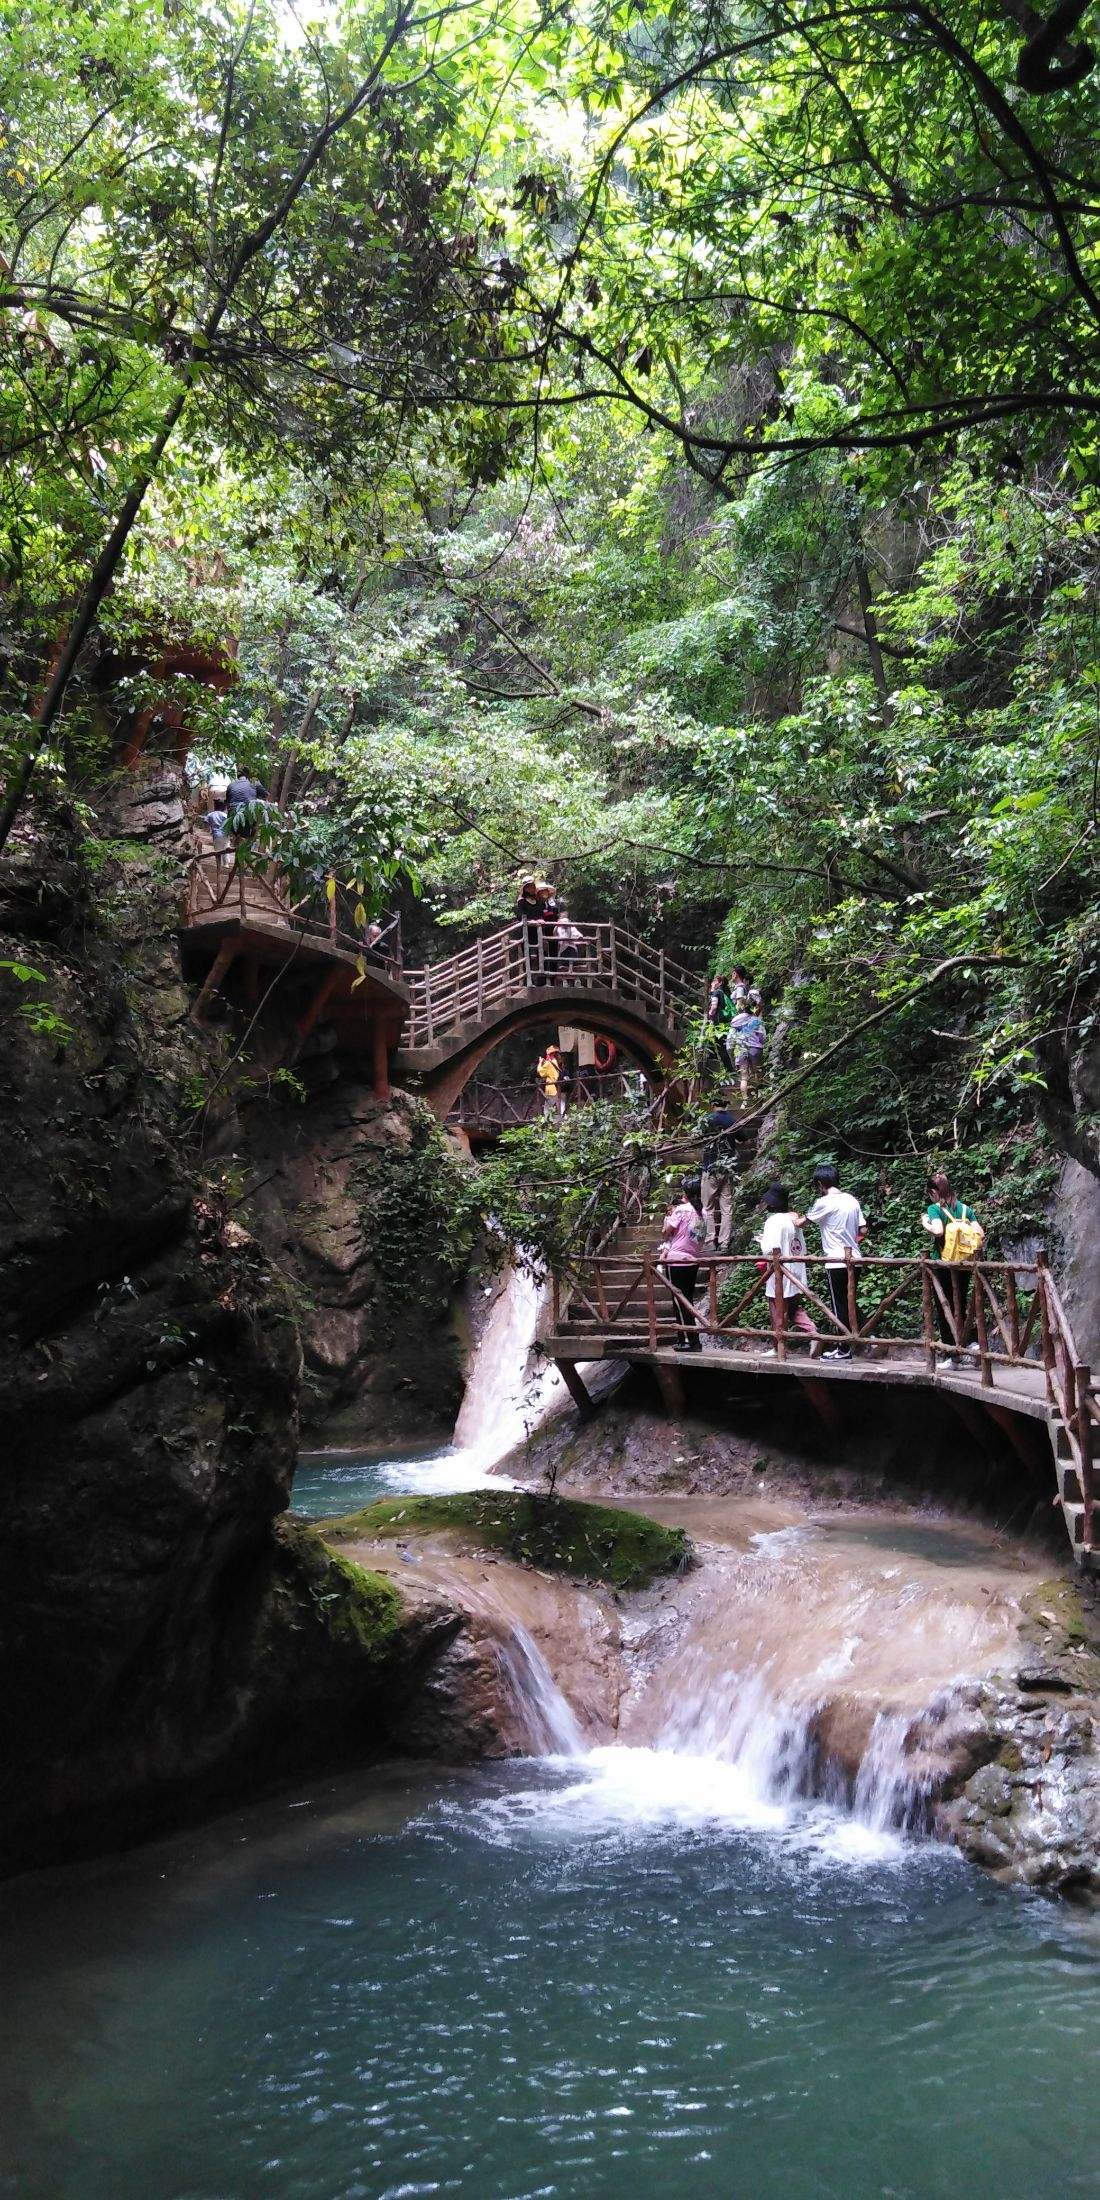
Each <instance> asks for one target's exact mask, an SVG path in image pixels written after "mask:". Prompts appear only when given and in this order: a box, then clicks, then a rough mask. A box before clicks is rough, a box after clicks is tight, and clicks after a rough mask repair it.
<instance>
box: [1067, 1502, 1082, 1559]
mask: <svg viewBox="0 0 1100 2200" xmlns="http://www.w3.org/2000/svg"><path fill="white" fill-rule="evenodd" d="M1062 1511H1063V1512H1064V1514H1065V1516H1066V1526H1067V1528H1068V1529H1069V1539H1070V1542H1071V1543H1072V1544H1073V1547H1074V1549H1075V1550H1076V1549H1077V1547H1078V1545H1079V1544H1081V1543H1083V1542H1084V1540H1085V1508H1084V1506H1083V1505H1073V1504H1069V1505H1067V1504H1066V1502H1065V1499H1064V1498H1063V1500H1062Z"/></svg>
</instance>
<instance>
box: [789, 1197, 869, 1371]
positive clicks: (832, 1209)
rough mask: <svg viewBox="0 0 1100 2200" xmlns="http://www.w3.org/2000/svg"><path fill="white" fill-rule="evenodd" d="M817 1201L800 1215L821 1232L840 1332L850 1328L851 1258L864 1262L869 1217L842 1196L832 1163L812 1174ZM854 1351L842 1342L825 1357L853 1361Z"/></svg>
mask: <svg viewBox="0 0 1100 2200" xmlns="http://www.w3.org/2000/svg"><path fill="white" fill-rule="evenodd" d="M813 1187H814V1192H815V1193H816V1195H817V1196H816V1198H815V1199H814V1203H813V1206H812V1207H808V1208H807V1209H806V1213H805V1214H804V1215H799V1217H798V1220H799V1221H800V1222H813V1223H816V1225H817V1227H818V1229H819V1230H820V1232H821V1250H822V1252H823V1254H824V1256H825V1259H826V1261H827V1262H828V1266H827V1267H826V1270H825V1274H826V1277H827V1279H828V1284H829V1296H830V1298H831V1299H832V1302H833V1312H834V1314H835V1315H836V1318H837V1321H838V1322H839V1324H840V1327H841V1330H842V1331H844V1330H846V1329H847V1328H848V1254H849V1253H850V1254H851V1256H852V1259H853V1260H861V1259H862V1258H863V1256H862V1254H861V1252H860V1246H861V1244H862V1242H863V1240H864V1238H865V1237H866V1235H867V1217H866V1215H865V1214H864V1212H863V1209H862V1207H861V1206H860V1204H859V1201H858V1199H856V1198H855V1196H854V1194H853V1193H852V1192H842V1191H841V1189H840V1184H839V1182H838V1179H837V1173H836V1170H835V1169H834V1168H833V1166H832V1164H831V1162H824V1161H823V1162H822V1163H821V1165H820V1167H819V1168H816V1169H815V1170H814V1173H813ZM851 1357H852V1348H851V1345H850V1344H845V1343H843V1342H841V1343H839V1344H836V1345H834V1346H833V1347H832V1349H831V1350H830V1351H828V1352H827V1353H826V1354H825V1358H826V1359H827V1360H850V1359H851Z"/></svg>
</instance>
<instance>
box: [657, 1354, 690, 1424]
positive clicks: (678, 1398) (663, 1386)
mask: <svg viewBox="0 0 1100 2200" xmlns="http://www.w3.org/2000/svg"><path fill="white" fill-rule="evenodd" d="M652 1365H653V1372H654V1374H655V1376H656V1377H657V1388H658V1390H659V1391H660V1393H661V1404H662V1405H663V1407H664V1409H665V1412H666V1413H667V1414H668V1416H669V1419H670V1420H673V1421H675V1420H678V1419H679V1418H680V1416H681V1414H682V1413H683V1412H684V1386H683V1383H682V1382H681V1381H680V1370H679V1368H678V1367H666V1366H665V1363H664V1361H663V1360H654V1361H653V1363H652Z"/></svg>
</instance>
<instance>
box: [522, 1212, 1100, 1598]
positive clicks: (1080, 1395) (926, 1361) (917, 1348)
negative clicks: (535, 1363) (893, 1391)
mask: <svg viewBox="0 0 1100 2200" xmlns="http://www.w3.org/2000/svg"><path fill="white" fill-rule="evenodd" d="M758 1261H759V1256H755V1255H751V1254H713V1253H705V1252H703V1253H701V1255H700V1283H701V1286H702V1289H701V1291H700V1292H699V1293H698V1294H697V1296H696V1299H695V1301H694V1302H691V1301H689V1300H687V1299H686V1298H685V1296H684V1294H683V1293H682V1292H681V1291H680V1290H679V1289H678V1288H677V1285H676V1283H675V1280H674V1278H675V1271H673V1275H672V1277H670V1275H669V1273H668V1271H667V1270H665V1269H663V1268H661V1267H660V1266H659V1265H658V1262H657V1257H656V1252H655V1250H654V1248H653V1246H652V1226H651V1225H646V1224H645V1223H641V1222H640V1223H639V1224H638V1225H637V1226H636V1227H634V1228H631V1229H621V1230H620V1231H619V1232H618V1233H617V1234H616V1236H615V1238H614V1239H613V1241H612V1242H611V1244H609V1245H608V1246H606V1247H605V1248H604V1249H603V1250H602V1251H600V1252H597V1253H594V1254H589V1255H581V1256H579V1257H578V1258H577V1259H575V1260H573V1261H571V1262H570V1264H569V1266H568V1269H567V1270H566V1271H565V1273H564V1274H562V1275H560V1276H556V1277H555V1278H554V1284H553V1301H552V1309H551V1315H550V1320H549V1324H548V1326H547V1328H546V1330H545V1333H544V1334H543V1336H542V1339H541V1342H542V1344H543V1346H544V1349H545V1350H546V1352H547V1353H548V1354H549V1356H550V1357H551V1358H552V1359H553V1360H554V1361H555V1362H556V1363H557V1365H558V1367H559V1368H560V1370H561V1373H562V1375H563V1377H564V1379H565V1381H566V1383H567V1384H568V1387H569V1390H570V1392H571V1394H572V1396H573V1397H574V1398H575V1399H576V1401H577V1403H578V1405H579V1406H580V1407H581V1410H582V1411H588V1410H591V1399H590V1398H589V1396H588V1393H587V1391H586V1389H585V1386H584V1382H583V1379H582V1377H581V1376H580V1375H579V1374H578V1372H577V1362H578V1361H580V1360H596V1359H604V1358H613V1359H622V1360H641V1361H645V1362H648V1363H650V1364H652V1366H653V1367H654V1370H655V1373H656V1375H657V1378H658V1381H659V1382H660V1384H661V1387H662V1392H663V1394H664V1395H665V1397H666V1400H667V1401H668V1402H669V1403H670V1404H674V1405H677V1406H679V1405H682V1395H681V1394H680V1388H679V1376H680V1373H681V1372H682V1371H683V1370H684V1369H687V1368H691V1369H694V1370H696V1371H699V1372H702V1373H718V1372H722V1371H725V1372H727V1373H728V1372H733V1373H736V1374H738V1375H741V1376H746V1377H751V1378H753V1379H757V1378H759V1379H761V1380H764V1381H767V1380H774V1379H775V1378H776V1377H781V1376H782V1377H789V1378H793V1379H794V1380H795V1381H797V1382H798V1383H799V1384H800V1385H801V1386H802V1388H803V1389H804V1391H805V1393H806V1395H807V1396H808V1398H809V1399H810V1402H811V1403H812V1405H813V1406H814V1408H815V1410H816V1411H817V1412H818V1413H819V1414H820V1415H821V1417H822V1418H823V1419H824V1420H825V1421H826V1422H827V1423H828V1425H829V1426H831V1427H832V1426H835V1425H836V1423H837V1412H836V1404H837V1400H836V1395H835V1391H834V1386H837V1388H839V1387H841V1386H848V1385H851V1384H858V1385H862V1386H866V1385H874V1386H879V1385H882V1386H890V1387H894V1388H905V1389H914V1390H925V1391H928V1390H932V1391H936V1392H940V1393H942V1394H943V1395H945V1396H946V1397H948V1398H949V1399H950V1400H951V1401H952V1403H953V1404H955V1405H957V1406H958V1407H959V1408H960V1409H962V1410H963V1413H964V1418H965V1417H966V1411H965V1409H966V1408H967V1407H968V1406H969V1408H970V1409H971V1410H972V1411H973V1409H977V1410H978V1411H979V1412H980V1413H984V1414H985V1416H986V1417H987V1418H988V1419H991V1420H992V1421H994V1422H995V1423H996V1425H997V1426H998V1427H999V1428H1000V1429H1001V1431H1002V1433H1003V1434H1004V1435H1006V1436H1007V1437H1008V1439H1009V1441H1010V1442H1011V1443H1012V1444H1013V1447H1014V1448H1015V1449H1016V1450H1017V1452H1018V1453H1020V1455H1021V1456H1022V1457H1030V1456H1031V1455H1030V1454H1029V1451H1028V1448H1027V1445H1026V1440H1025V1438H1024V1437H1023V1435H1022V1432H1021V1430H1020V1427H1019V1420H1020V1419H1021V1418H1022V1419H1023V1420H1024V1421H1025V1422H1026V1421H1033V1420H1038V1421H1042V1422H1044V1423H1045V1425H1046V1429H1047V1433H1048V1436H1049V1439H1050V1445H1051V1450H1052V1453H1053V1462H1054V1469H1055V1477H1056V1484H1057V1502H1059V1503H1060V1504H1061V1507H1062V1512H1063V1514H1064V1517H1065V1522H1066V1527H1067V1530H1068V1532H1069V1537H1070V1542H1071V1545H1072V1548H1073V1554H1074V1557H1075V1559H1076V1560H1077V1561H1078V1563H1079V1564H1081V1565H1083V1566H1090V1567H1091V1566H1094V1565H1095V1564H1096V1562H1097V1558H1098V1556H1100V1554H1097V1552H1096V1550H1095V1543H1094V1522H1093V1508H1094V1466H1095V1458H1096V1450H1097V1429H1098V1428H1100V1393H1098V1389H1097V1385H1096V1383H1095V1382H1094V1380H1093V1377H1092V1372H1091V1369H1090V1368H1089V1367H1088V1366H1087V1364H1086V1363H1085V1362H1083V1361H1082V1360H1081V1359H1080V1358H1079V1356H1078V1353H1077V1348H1076V1344H1075V1342H1074V1338H1073V1332H1072V1330H1071V1328H1070V1325H1069V1321H1068V1319H1067V1317H1066V1313H1065V1309H1064V1307H1063V1305H1062V1301H1061V1298H1060V1296H1059V1293H1058V1289H1057V1286H1056V1284H1055V1282H1054V1278H1053V1276H1052V1275H1051V1273H1050V1270H1049V1268H1048V1267H1047V1266H1046V1264H1045V1262H1044V1261H1043V1260H1042V1259H1039V1260H1037V1261H1036V1262H1035V1263H1034V1265H1031V1266H1028V1265H1024V1264H1020V1263H1010V1262H1007V1261H977V1262H973V1263H967V1264H966V1265H965V1266H962V1265H960V1266H958V1267H955V1266H951V1267H949V1266H948V1265H947V1264H946V1263H944V1262H941V1261H936V1260H931V1259H928V1258H927V1257H925V1256H923V1255H921V1256H914V1257H913V1258H912V1259H891V1258H887V1257H874V1256H871V1257H868V1258H866V1259H863V1260H859V1261H855V1260H852V1259H849V1261H848V1264H847V1305H848V1319H847V1323H846V1324H842V1323H841V1322H839V1321H838V1320H837V1317H836V1315H835V1314H834V1311H833V1306H832V1301H831V1297H830V1295H829V1287H828V1283H827V1280H826V1276H825V1268H826V1265H827V1264H826V1262H825V1261H824V1260H823V1259H822V1258H821V1257H820V1256H817V1257H814V1256H810V1257H809V1258H808V1259H807V1261H806V1263H805V1266H806V1269H807V1271H808V1281H807V1286H806V1289H805V1290H804V1292H803V1294H802V1299H803V1304H804V1305H805V1306H806V1307H807V1308H808V1311H809V1313H810V1315H811V1318H812V1319H813V1321H814V1322H815V1324H816V1326H817V1328H818V1330H819V1333H820V1339H819V1341H820V1344H821V1345H822V1346H824V1347H825V1348H826V1349H829V1348H830V1347H834V1346H837V1345H840V1346H847V1347H850V1349H851V1351H852V1355H853V1356H852V1358H851V1359H850V1360H830V1359H826V1358H823V1357H811V1353H810V1345H811V1340H810V1339H809V1338H808V1337H804V1336H802V1335H800V1333H799V1332H798V1331H795V1330H792V1329H787V1330H785V1331H784V1332H781V1333H780V1335H779V1336H778V1337H777V1338H775V1339H773V1337H772V1332H771V1326H770V1316H769V1312H768V1304H767V1298H766V1287H767V1283H768V1280H769V1275H771V1276H772V1277H774V1278H775V1279H776V1282H777V1289H779V1287H780V1283H781V1279H782V1276H783V1273H784V1270H783V1264H782V1261H781V1258H780V1256H779V1254H773V1255H772V1257H771V1261H770V1264H769V1267H768V1269H767V1270H766V1271H765V1272H764V1273H761V1272H760V1269H759V1266H758ZM833 1265H835V1264H833ZM941 1323H942V1325H943V1328H944V1330H945V1331H946V1334H947V1339H948V1340H950V1341H945V1338H944V1336H943V1335H941V1326H940V1325H941ZM683 1325H687V1327H688V1328H689V1329H690V1328H694V1329H696V1330H697V1332H698V1338H699V1345H700V1349H699V1350H697V1351H695V1352H692V1353H686V1352H683V1351H677V1350H676V1349H675V1344H676V1339H677V1337H678V1336H679V1335H680V1334H681V1329H682V1326H683ZM949 1361H954V1362H955V1363H956V1364H955V1365H949V1364H948V1362H949ZM959 1363H961V1364H959ZM971 1425H973V1424H971ZM1032 1463H1033V1462H1032Z"/></svg>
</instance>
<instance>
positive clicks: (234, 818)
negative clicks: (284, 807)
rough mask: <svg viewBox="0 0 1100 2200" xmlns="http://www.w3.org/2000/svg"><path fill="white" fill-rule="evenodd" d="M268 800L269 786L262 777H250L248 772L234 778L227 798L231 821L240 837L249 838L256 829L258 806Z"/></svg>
mask: <svg viewBox="0 0 1100 2200" xmlns="http://www.w3.org/2000/svg"><path fill="white" fill-rule="evenodd" d="M266 801H267V788H266V787H265V786H264V783H263V780H262V779H249V777H248V775H247V773H246V772H241V773H239V774H238V776H237V778H236V779H234V780H233V782H232V784H231V786H230V789H229V792H228V794H227V795H226V798H225V806H226V809H227V810H228V812H229V823H230V827H231V829H232V831H233V832H234V833H236V835H237V838H238V839H243V838H247V836H248V834H249V833H252V832H255V829H256V822H257V819H256V808H257V804H258V803H260V802H266Z"/></svg>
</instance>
